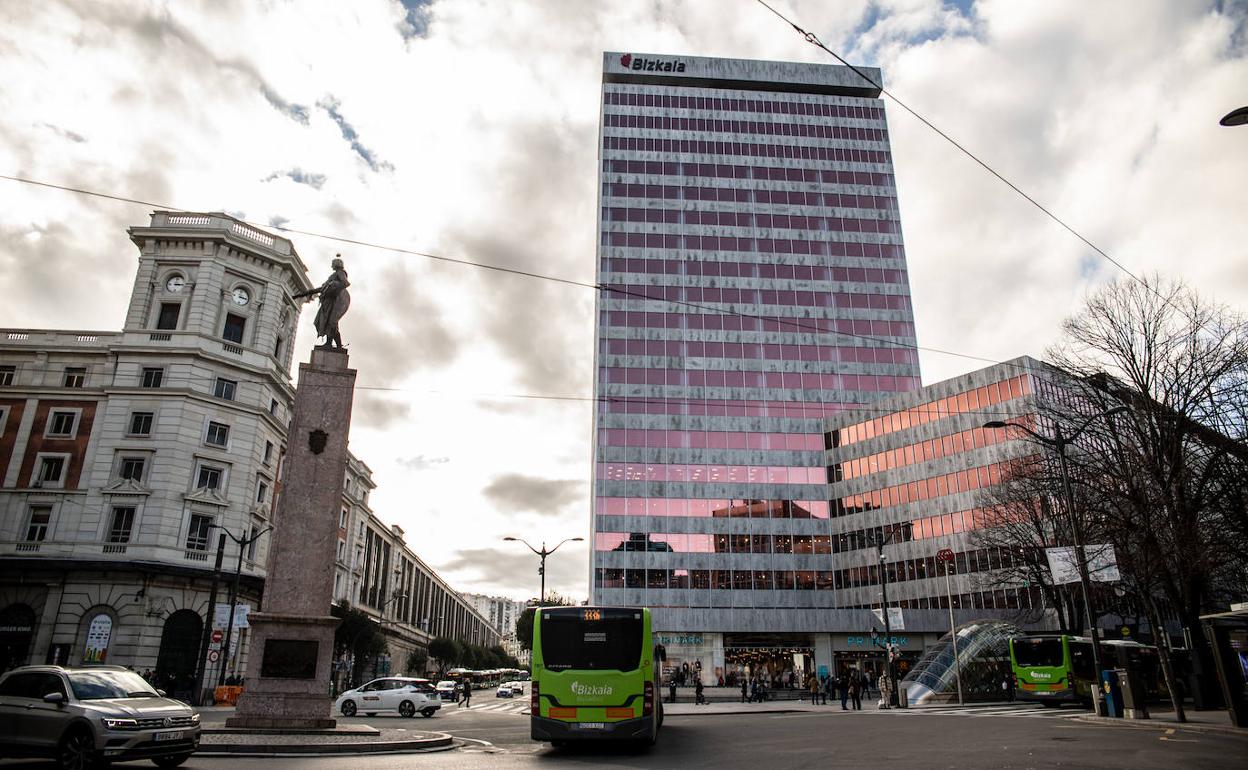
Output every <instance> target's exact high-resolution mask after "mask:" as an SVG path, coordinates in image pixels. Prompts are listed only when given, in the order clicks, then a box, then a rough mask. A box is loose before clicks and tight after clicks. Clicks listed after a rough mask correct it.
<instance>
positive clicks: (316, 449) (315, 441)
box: [308, 428, 329, 455]
mask: <svg viewBox="0 0 1248 770" xmlns="http://www.w3.org/2000/svg"><path fill="white" fill-rule="evenodd" d="M327 441H329V434H328V433H326V432H325V431H323V430H321V429H320V428H317V429H316V430H314V431H312V432H311V433H309V434H308V449H311V450H312V454H314V455H319V454H320V453H321V452H324V451H325V442H327Z"/></svg>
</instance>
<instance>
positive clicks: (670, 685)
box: [667, 671, 676, 703]
mask: <svg viewBox="0 0 1248 770" xmlns="http://www.w3.org/2000/svg"><path fill="white" fill-rule="evenodd" d="M667 692H668V694H669V695H670V696H671V697H670V698H669V700H668V701H667V702H668V703H675V702H676V672H675V671H673V672H672V675H671V676H670V677H669V678H668V680H667Z"/></svg>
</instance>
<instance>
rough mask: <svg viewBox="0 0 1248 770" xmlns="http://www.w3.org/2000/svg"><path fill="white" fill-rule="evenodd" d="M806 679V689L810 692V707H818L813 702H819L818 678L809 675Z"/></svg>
mask: <svg viewBox="0 0 1248 770" xmlns="http://www.w3.org/2000/svg"><path fill="white" fill-rule="evenodd" d="M807 679H808V685H807V687H808V689H809V690H810V705H812V706H816V705H818V704H817V703H815V701H817V700H819V677H817V676H815V675H814V674H811V675H810V676H809V677H807Z"/></svg>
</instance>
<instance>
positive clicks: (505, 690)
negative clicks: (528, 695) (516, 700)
mask: <svg viewBox="0 0 1248 770" xmlns="http://www.w3.org/2000/svg"><path fill="white" fill-rule="evenodd" d="M513 695H515V692H513V691H512V689H511V682H503V683H502V684H500V685H499V686H498V689H497V690H495V691H494V697H495V698H510V697H512V696H513Z"/></svg>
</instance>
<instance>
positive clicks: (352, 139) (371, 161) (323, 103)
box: [316, 96, 394, 171]
mask: <svg viewBox="0 0 1248 770" xmlns="http://www.w3.org/2000/svg"><path fill="white" fill-rule="evenodd" d="M316 106H317V107H320V108H321V109H322V110H325V114H327V115H329V117H330V120H332V121H334V123H336V124H338V130H340V131H341V132H342V138H343V139H346V140H347V142H348V143H349V144H350V145H351V149H352V150H354V151H355V154H356V155H359V156H360V158H362V159H363V160H364V162H365V163H367V164H368V167H369V168H371V169H372V170H373V171H381V170H385V171H393V170H394V166H393V165H391V164H390V163H387V162H386V161H379V160H377V156H376V155H375V154H374V153H373V151H372V150H370V149H368V148H367V147H365V146H364V145H363V144H360V138H359V134H357V133H356V131H355V127H354V126H352V125H351V124H350V123H348V122H347V119H346V118H344V117H343V116H342V112H341V111H340V110H339V109H338V108H339V107H341V106H342V102H341V101H339V100H338V99H335V98H334V97H332V96H327V97H325V98H324V99H321V100H320V101H319V102H317V103H316Z"/></svg>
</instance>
